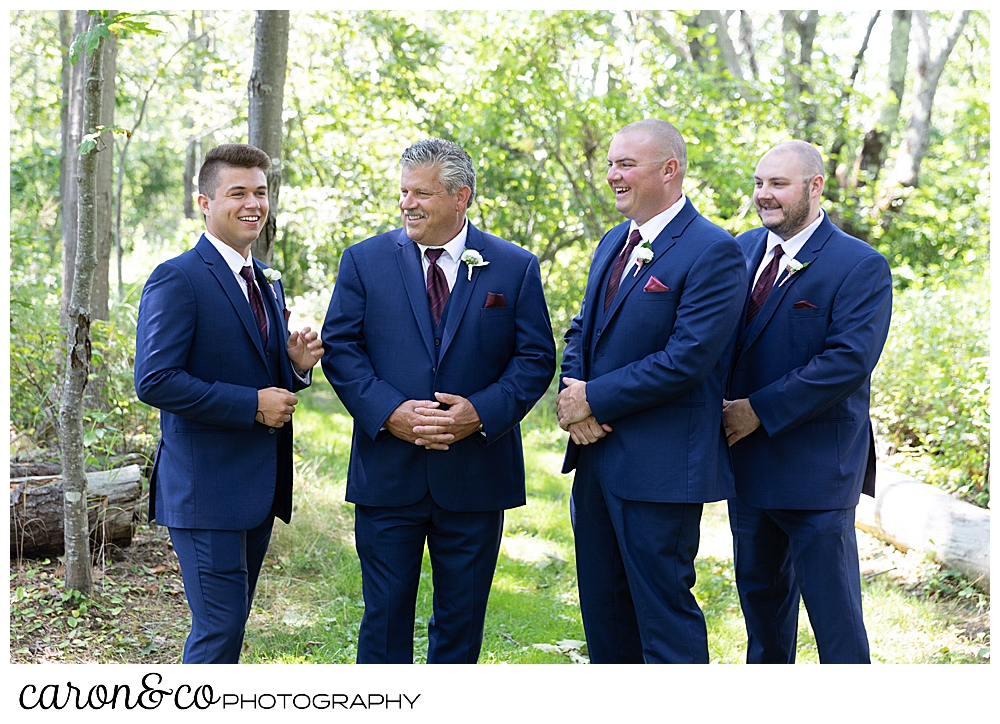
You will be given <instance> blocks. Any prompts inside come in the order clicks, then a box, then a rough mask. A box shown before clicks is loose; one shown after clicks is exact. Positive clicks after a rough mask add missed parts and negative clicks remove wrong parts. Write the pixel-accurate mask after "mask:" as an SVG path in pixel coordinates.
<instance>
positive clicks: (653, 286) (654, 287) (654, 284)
mask: <svg viewBox="0 0 1000 724" xmlns="http://www.w3.org/2000/svg"><path fill="white" fill-rule="evenodd" d="M642 291H644V292H669V291H670V287H668V286H667V285H666V284H664V283H663V282H661V281H660V280H659V279H657V278H656V277H654V276H651V277H649V279H647V280H646V286H644V287H643V288H642Z"/></svg>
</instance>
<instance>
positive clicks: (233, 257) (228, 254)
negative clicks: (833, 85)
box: [204, 231, 264, 304]
mask: <svg viewBox="0 0 1000 724" xmlns="http://www.w3.org/2000/svg"><path fill="white" fill-rule="evenodd" d="M204 234H205V238H206V239H208V240H209V241H210V242H212V246H214V247H215V250H216V251H217V252H219V254H220V255H221V256H222V260H223V261H224V262H226V266H228V267H229V268H230V269H231V270H232V272H233V274H234V275H236V281H237V282H238V283H239V285H240V289H242V290H243V296H244V297H246V298H247V304H249V303H250V292H248V291H247V282H246V279H244V278H243V277H241V276H240V271H241V270H242V269H243V267H245V266H248V267H250V271H251V273H252V272H253V254H248V255H247V258H246V259H244V258H243V255H242V254H240V253H239V252H238V251H236V249H234V248H233V247H231V246H229V245H228V244H226V243H225V242H224V241H222V240H220V239H219V238H218V237H215V236H212V235H211V234H209V233H208V232H207V231H206V232H204ZM256 278H257V275H256V274H254V279H256ZM257 290H258V291H260V292H261V298H263V296H264V292H263V291H262V290H261V289H260V285H257Z"/></svg>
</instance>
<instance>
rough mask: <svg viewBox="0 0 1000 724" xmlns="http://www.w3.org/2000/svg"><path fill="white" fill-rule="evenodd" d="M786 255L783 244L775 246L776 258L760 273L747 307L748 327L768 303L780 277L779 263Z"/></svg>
mask: <svg viewBox="0 0 1000 724" xmlns="http://www.w3.org/2000/svg"><path fill="white" fill-rule="evenodd" d="M784 253H785V252H784V251H783V250H782V249H781V244H778V245H777V246H775V247H774V258H772V259H771V261H770V262H768V264H767V266H766V267H764V271H762V272H761V273H760V278H759V279H757V283H756V284H755V285H754V287H753V292H752V293H751V294H750V304H748V305H747V323H746V326H748V327H749V326H750V322H752V321H753V318H754V317H756V316H757V312H759V311H760V308H761V307H763V306H764V302H766V301H767V295H768V294H770V292H771V287H773V286H774V280H775V279H776V278H777V277H778V262H779V261H780V260H781V255H782V254H784Z"/></svg>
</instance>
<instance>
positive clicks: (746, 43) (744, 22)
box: [740, 10, 760, 80]
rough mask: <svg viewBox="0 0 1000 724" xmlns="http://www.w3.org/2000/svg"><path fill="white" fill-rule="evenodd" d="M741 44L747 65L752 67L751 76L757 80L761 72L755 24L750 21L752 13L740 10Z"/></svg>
mask: <svg viewBox="0 0 1000 724" xmlns="http://www.w3.org/2000/svg"><path fill="white" fill-rule="evenodd" d="M740 43H741V44H742V45H743V54H744V55H746V58H747V65H748V66H749V67H750V76H751V77H752V78H753V79H754V80H757V76H758V75H759V72H760V70H759V68H758V67H757V51H756V50H755V44H754V37H753V23H752V22H751V21H750V13H748V12H747V11H746V10H740Z"/></svg>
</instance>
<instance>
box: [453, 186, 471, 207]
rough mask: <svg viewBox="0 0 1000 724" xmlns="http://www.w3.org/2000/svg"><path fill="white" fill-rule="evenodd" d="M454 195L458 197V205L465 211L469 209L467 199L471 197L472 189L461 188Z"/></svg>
mask: <svg viewBox="0 0 1000 724" xmlns="http://www.w3.org/2000/svg"><path fill="white" fill-rule="evenodd" d="M455 195H456V196H457V197H458V199H457V200H458V203H460V204H461V205H462V206H463V207H464V208H466V209H467V208H469V197H471V196H472V189H470V188H469V187H468V186H463V187H462V188H460V189H459V190H458V191H456V192H455Z"/></svg>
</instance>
